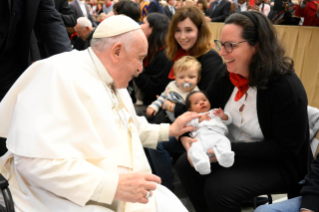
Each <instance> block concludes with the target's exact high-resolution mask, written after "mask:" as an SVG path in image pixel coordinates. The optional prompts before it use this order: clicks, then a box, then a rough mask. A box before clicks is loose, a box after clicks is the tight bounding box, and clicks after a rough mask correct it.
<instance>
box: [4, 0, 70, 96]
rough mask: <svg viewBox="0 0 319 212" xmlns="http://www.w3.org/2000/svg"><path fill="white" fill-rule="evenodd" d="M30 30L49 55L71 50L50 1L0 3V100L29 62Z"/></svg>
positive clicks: (58, 15)
mask: <svg viewBox="0 0 319 212" xmlns="http://www.w3.org/2000/svg"><path fill="white" fill-rule="evenodd" d="M9 2H12V3H13V4H12V5H9ZM32 30H34V32H35V34H36V35H37V38H38V40H39V39H41V40H42V41H43V42H44V44H45V45H46V49H47V51H48V53H49V56H52V55H54V54H58V53H62V52H65V51H71V50H72V49H71V43H70V40H69V38H68V35H67V32H66V30H65V26H64V24H63V22H62V20H61V16H60V14H59V13H58V12H57V11H56V9H55V5H54V1H52V0H33V1H24V0H14V1H0V101H1V99H2V98H3V96H4V95H5V94H6V92H7V91H8V90H9V89H10V87H11V86H12V84H13V83H14V82H15V81H16V79H17V78H18V77H19V76H20V75H21V74H22V73H23V71H24V70H25V69H26V68H27V67H28V66H29V65H30V63H31V59H30V58H31V57H30V39H31V33H32Z"/></svg>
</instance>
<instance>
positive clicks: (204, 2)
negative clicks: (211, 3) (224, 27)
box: [196, 0, 207, 11]
mask: <svg viewBox="0 0 319 212" xmlns="http://www.w3.org/2000/svg"><path fill="white" fill-rule="evenodd" d="M198 4H202V5H203V10H204V11H206V10H207V2H206V0H198V1H197V4H196V5H198Z"/></svg>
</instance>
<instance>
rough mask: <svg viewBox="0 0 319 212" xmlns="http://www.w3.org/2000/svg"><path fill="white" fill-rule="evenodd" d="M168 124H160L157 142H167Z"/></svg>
mask: <svg viewBox="0 0 319 212" xmlns="http://www.w3.org/2000/svg"><path fill="white" fill-rule="evenodd" d="M169 126H170V125H169V124H160V130H159V136H158V141H169Z"/></svg>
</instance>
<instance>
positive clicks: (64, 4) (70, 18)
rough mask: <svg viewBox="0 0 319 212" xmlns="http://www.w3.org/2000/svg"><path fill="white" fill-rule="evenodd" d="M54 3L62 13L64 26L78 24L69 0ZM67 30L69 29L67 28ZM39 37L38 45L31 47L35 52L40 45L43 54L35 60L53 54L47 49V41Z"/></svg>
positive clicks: (40, 51) (56, 0) (57, 0)
mask: <svg viewBox="0 0 319 212" xmlns="http://www.w3.org/2000/svg"><path fill="white" fill-rule="evenodd" d="M54 3H55V9H56V10H57V11H58V13H59V14H60V16H61V19H62V21H63V23H64V26H65V27H74V26H75V25H76V17H75V14H74V12H73V11H72V10H71V7H70V5H69V2H68V0H54ZM65 31H67V30H66V29H65ZM37 38H38V40H37V45H34V44H31V49H34V50H33V52H36V51H37V49H36V48H37V47H38V49H39V53H40V55H41V56H40V58H35V60H33V61H36V60H37V59H45V58H48V57H50V56H51V55H50V53H49V52H48V51H47V49H46V47H45V43H44V42H43V40H42V39H41V37H39V36H37Z"/></svg>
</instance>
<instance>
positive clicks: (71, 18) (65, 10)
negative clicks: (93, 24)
mask: <svg viewBox="0 0 319 212" xmlns="http://www.w3.org/2000/svg"><path fill="white" fill-rule="evenodd" d="M54 2H55V9H56V10H57V11H58V12H59V13H60V15H61V18H62V21H63V23H64V25H65V26H66V27H75V25H76V23H77V22H76V16H75V14H74V12H73V11H72V10H71V7H70V5H69V2H68V0H54Z"/></svg>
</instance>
